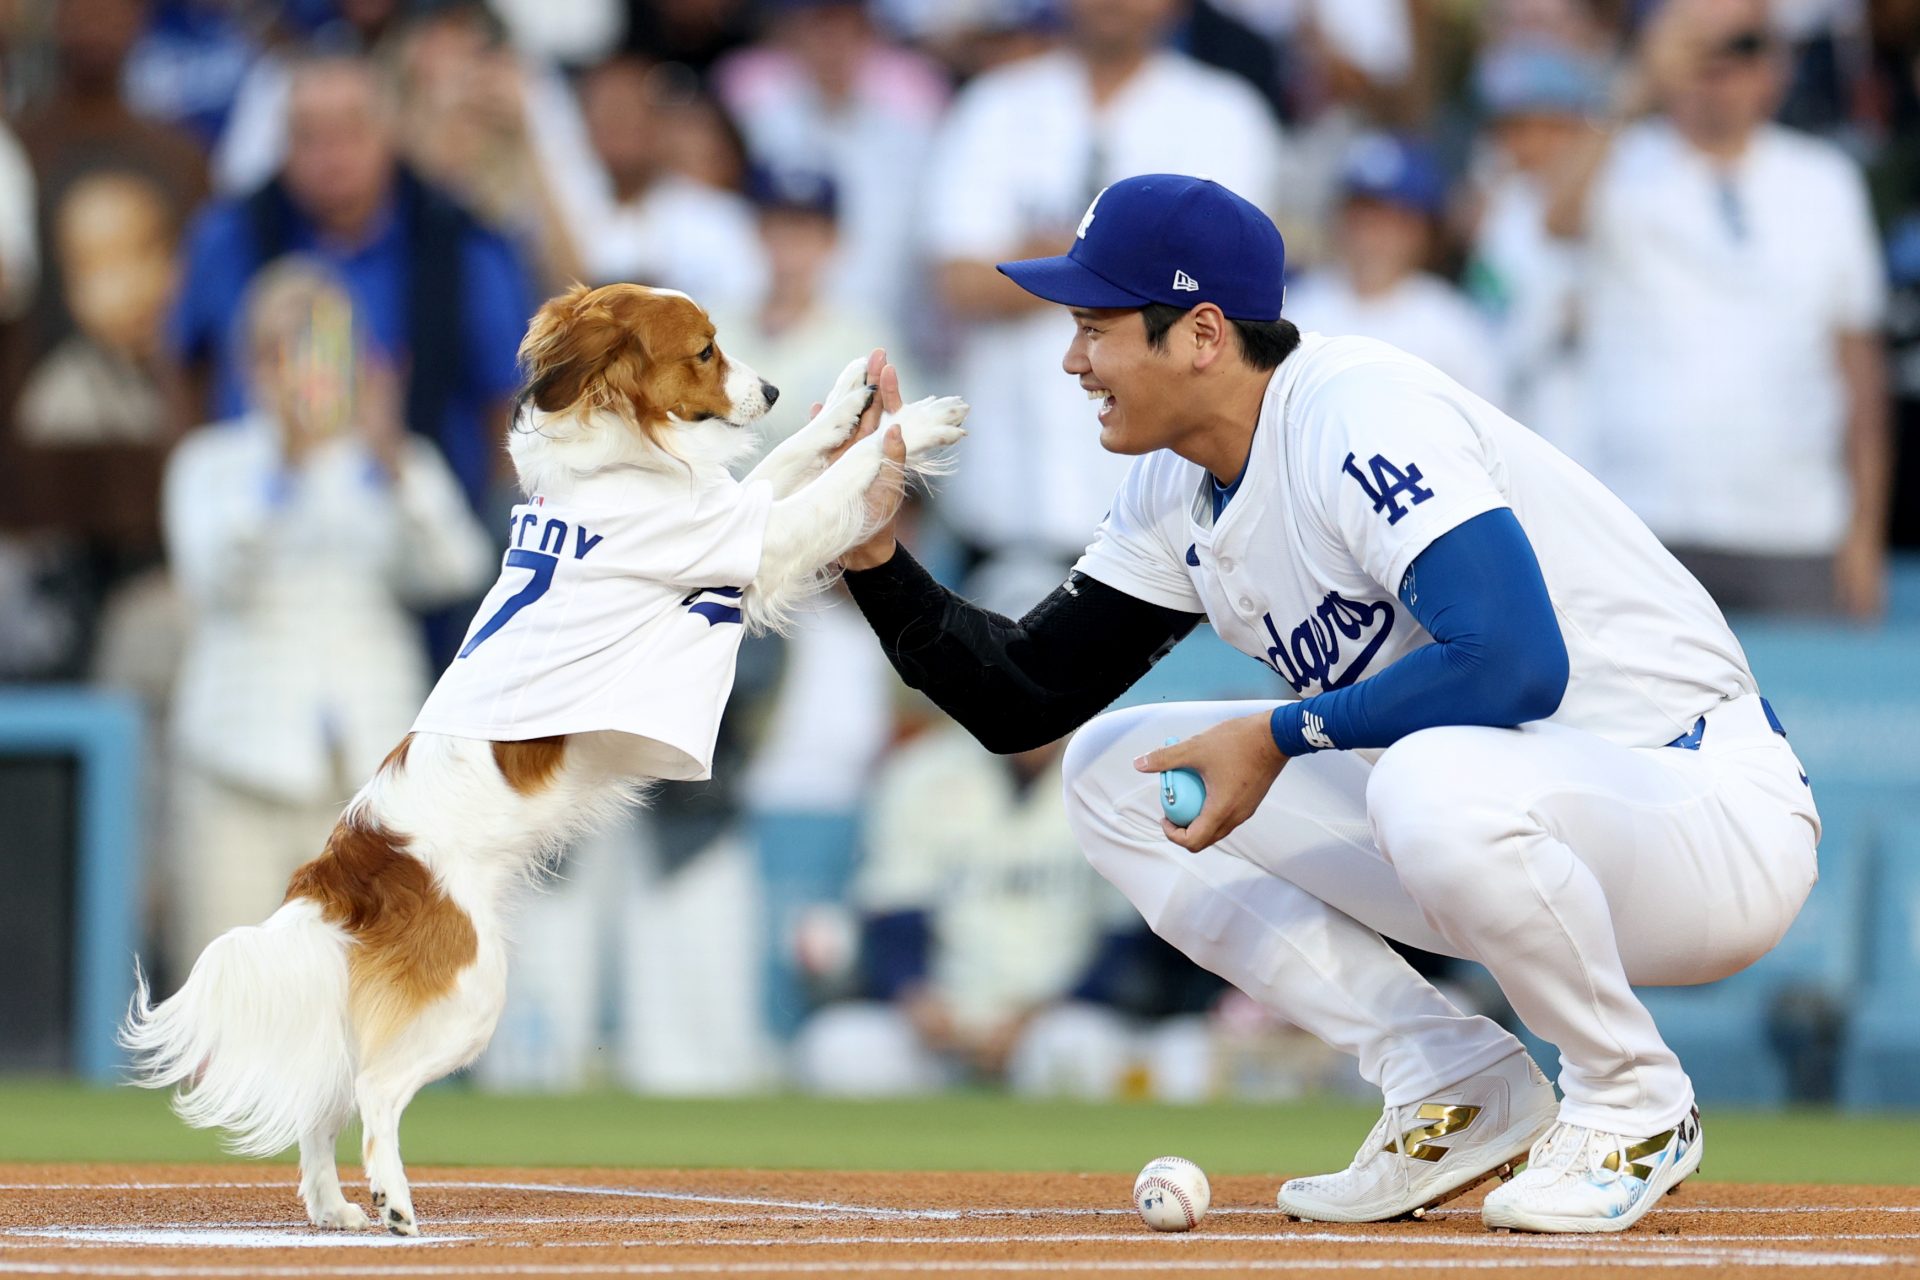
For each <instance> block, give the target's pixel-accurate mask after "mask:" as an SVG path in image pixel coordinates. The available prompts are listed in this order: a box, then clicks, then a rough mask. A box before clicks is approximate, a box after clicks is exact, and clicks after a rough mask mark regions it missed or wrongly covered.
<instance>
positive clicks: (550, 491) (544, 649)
mask: <svg viewBox="0 0 1920 1280" xmlns="http://www.w3.org/2000/svg"><path fill="white" fill-rule="evenodd" d="M520 356H521V363H522V366H523V370H524V373H525V378H526V383H525V389H524V391H523V393H522V395H521V397H520V401H519V404H518V406H517V412H516V415H515V419H514V426H513V431H512V434H511V437H510V440H509V449H510V452H511V454H512V458H513V462H514V466H515V468H516V470H517V471H518V473H519V478H520V482H521V485H522V488H523V489H524V491H525V492H526V495H527V500H526V502H524V503H523V504H521V505H520V506H518V507H516V508H514V511H513V515H512V526H511V531H510V538H509V548H508V551H507V553H506V556H505V558H504V561H503V564H502V568H501V575H500V579H499V581H498V582H497V583H496V584H495V586H494V588H493V590H492V592H491V593H490V594H489V595H488V596H487V598H486V600H485V601H484V602H483V603H482V605H481V607H480V610H479V612H478V613H477V614H476V615H475V617H474V621H473V624H472V626H471V628H470V629H469V631H468V633H467V636H466V640H465V643H464V644H463V646H462V647H461V649H460V653H459V656H458V657H456V658H455V659H454V661H453V663H452V664H451V666H450V667H449V669H448V671H447V672H446V673H445V675H443V676H442V677H441V680H440V682H439V683H438V684H437V685H436V687H435V689H434V691H433V693H432V694H431V696H430V697H429V698H428V700H427V704H426V706H425V707H424V708H423V709H422V711H421V714H420V717H419V719H418V720H417V721H416V722H415V724H414V728H413V731H412V732H411V733H409V734H408V735H407V736H406V737H405V738H403V739H401V741H400V743H399V744H398V745H397V746H395V747H394V749H393V750H392V752H391V753H390V754H389V755H388V756H387V758H386V761H385V762H384V763H383V764H382V765H381V766H380V768H379V769H378V770H377V771H376V772H375V773H374V776H373V778H372V779H371V780H370V781H369V782H368V783H367V784H366V785H365V786H364V787H362V788H361V790H360V792H359V793H358V794H357V795H356V796H355V797H354V798H353V800H352V801H351V802H350V803H349V804H348V806H347V808H346V810H345V813H344V815H343V816H342V817H341V819H340V821H339V824H338V825H337V826H336V827H335V828H334V831H333V834H332V836H331V838H330V839H329V840H328V842H327V845H326V848H325V850H324V851H323V852H321V854H320V856H319V857H317V858H316V859H315V860H314V861H312V862H310V863H308V864H307V865H306V866H304V867H302V868H301V869H300V870H299V871H297V872H296V873H295V874H294V877H293V880H292V883H291V885H290V886H289V888H288V890H287V897H286V901H285V903H284V905H282V906H281V907H280V909H279V910H278V911H276V912H275V913H274V914H273V915H272V916H271V917H270V918H269V919H267V920H266V921H265V922H264V923H263V924H260V925H257V926H250V927H243V928H236V929H233V930H231V931H229V932H228V933H226V934H224V935H222V936H221V937H220V938H218V939H216V940H215V941H214V942H213V943H211V944H210V945H209V946H208V947H207V949H206V951H205V952H203V953H202V954H201V956H200V958H199V960H198V961H197V962H196V963H195V964H194V967H193V971H192V973H191V974H190V975H189V976H188V978H187V981H186V983H185V985H184V986H183V987H182V988H181V989H180V990H179V991H178V992H177V993H176V994H174V995H173V996H171V997H170V998H168V999H166V1000H164V1001H162V1002H161V1003H159V1004H158V1005H151V1004H150V1003H149V1001H148V996H147V990H146V984H145V981H144V979H140V980H139V989H138V992H137V994H136V996H135V998H134V1003H133V1008H132V1011H131V1013H130V1015H129V1017H128V1021H127V1024H126V1027H125V1028H124V1030H123V1032H122V1039H123V1042H124V1043H125V1045H126V1046H127V1048H128V1049H129V1050H130V1051H131V1052H132V1054H133V1057H134V1061H135V1069H136V1076H135V1081H136V1083H139V1084H142V1085H146V1086H148V1087H154V1088H164V1087H170V1086H175V1085H179V1086H183V1087H182V1088H181V1091H180V1092H179V1094H178V1095H177V1096H176V1098H175V1103H174V1105H175V1109H176V1110H177V1111H178V1112H179V1114H180V1116H181V1117H182V1118H183V1119H185V1120H186V1121H187V1122H188V1123H189V1124H192V1125H196V1126H201V1127H217V1128H221V1129H225V1130H227V1131H228V1133H229V1135H230V1145H231V1147H232V1149H233V1150H235V1151H237V1152H241V1153H244V1154H248V1155H268V1154H272V1153H274V1152H277V1151H280V1150H283V1149H284V1148H286V1147H287V1146H289V1145H292V1144H294V1143H296V1142H297V1143H298V1144H299V1147H300V1192H301V1197H302V1199H303V1200H304V1201H305V1203H306V1209H307V1214H308V1217H309V1218H310V1219H311V1220H312V1221H313V1223H314V1224H315V1225H316V1226H321V1227H335V1228H347V1229H356V1228H363V1227H367V1226H369V1225H371V1223H370V1220H369V1218H368V1216H367V1214H366V1213H365V1212H363V1211H362V1210H361V1209H360V1208H359V1207H358V1206H356V1205H353V1204H350V1203H349V1202H348V1201H347V1199H346V1198H345V1196H344V1195H343V1194H342V1191H341V1187H340V1179H339V1174H338V1171H337V1169H336V1167H335V1161H334V1141H335V1139H336V1137H337V1136H338V1134H339V1132H340V1130H341V1128H342V1127H343V1125H344V1124H345V1122H346V1121H347V1119H348V1118H349V1117H350V1116H351V1115H352V1114H353V1113H354V1112H356V1111H357V1112H358V1113H359V1115H360V1119H361V1124H362V1128H363V1130H364V1139H363V1142H362V1149H361V1154H362V1161H363V1164H364V1166H365V1169H366V1174H367V1182H368V1190H369V1192H370V1194H371V1201H372V1206H373V1208H374V1210H375V1212H376V1214H377V1215H378V1218H379V1221H380V1222H381V1223H382V1224H384V1225H385V1226H386V1227H387V1228H388V1229H390V1230H392V1231H394V1232H396V1233H398V1234H401V1235H413V1234H416V1233H417V1227H416V1224H415V1216H414V1207H413V1202H412V1197H411V1195H410V1193H409V1189H408V1186H407V1177H406V1171H405V1169H404V1168H403V1166H402V1164H401V1160H400V1145H399V1127H400V1115H401V1112H402V1111H403V1110H405V1108H406V1106H407V1104H408V1103H409V1102H410V1101H411V1100H412V1098H413V1096H414V1094H415V1093H416V1092H418V1091H419V1089H420V1088H421V1087H422V1086H424V1085H426V1084H428V1083H430V1082H432V1081H434V1080H437V1079H439V1078H440V1077H442V1076H444V1075H446V1074H448V1073H449V1072H451V1071H454V1070H456V1069H458V1068H459V1067H461V1066H464V1065H465V1064H466V1063H468V1062H470V1061H472V1060H473V1059H474V1058H475V1057H476V1056H477V1055H478V1054H479V1053H480V1051H481V1050H482V1049H483V1048H484V1047H485V1046H486V1044H487V1041H488V1040H489V1039H490V1038H491V1036H492V1034H493V1029H494V1024H495V1023H496V1022H497V1021H498V1019H499V1016H500V1011H501V1007H502V1004H503V1002H504V999H505V975H506V964H507V954H506V952H507V948H506V933H505V930H506V923H507V921H508V919H509V918H510V916H511V914H512V908H513V905H514V903H515V901H516V899H518V898H520V897H521V896H522V895H523V894H524V893H526V892H527V889H528V886H529V885H530V884H531V882H532V881H533V880H534V878H535V876H536V874H537V872H538V871H539V870H540V868H541V867H542V866H543V864H544V863H545V862H546V861H547V859H549V858H550V857H551V856H552V855H553V854H555V853H556V852H558V851H559V850H560V849H561V848H563V847H564V846H565V845H566V844H567V842H568V841H569V840H571V839H573V838H575V837H577V836H579V835H580V834H581V833H582V832H584V831H585V830H586V829H588V828H589V827H591V826H593V825H594V824H596V823H598V822H600V821H603V820H605V819H607V818H609V817H611V816H612V815H614V814H615V813H617V812H618V811H619V810H620V808H621V807H622V806H623V805H625V804H627V803H629V802H631V801H633V800H634V799H636V797H638V796H639V795H640V794H641V793H642V792H643V790H644V787H645V785H646V784H647V783H648V782H650V781H652V780H656V779H696V778H704V777H707V776H708V770H709V768H710V765H711V758H712V750H713V742H714V735H715V732H716V731H717V727H718V723H719V717H720V712H721V709H722V707H723V706H724V704H725V702H726V698H727V694H728V692H729V691H730V689H731V687H732V681H733V670H734V659H735V655H736V652H737V650H738V647H739V644H740V639H741V635H742V633H743V632H744V631H745V630H746V629H747V628H748V627H757V628H758V627H771V628H777V627H780V626H782V625H783V624H784V623H785V621H786V620H787V619H788V618H789V617H790V615H791V613H792V610H793V609H794V607H795V606H796V605H798V604H799V603H800V602H801V601H802V600H803V599H804V598H805V597H806V596H808V595H810V594H812V593H813V592H816V591H818V590H819V589H821V588H822V587H823V586H824V585H825V584H826V583H827V581H828V580H829V578H830V573H831V570H830V566H831V564H832V562H833V561H834V560H835V558H836V557H837V556H839V555H840V554H841V553H842V552H843V551H845V550H846V549H847V548H848V547H850V546H852V545H854V544H855V543H856V542H857V541H858V540H859V539H861V538H862V537H864V536H867V535H869V534H870V533H871V531H872V530H871V527H870V517H869V515H868V511H867V501H866V495H867V491H868V489H869V488H870V487H871V486H872V484H873V483H874V481H875V480H876V479H877V478H878V477H879V476H880V473H881V470H882V468H883V467H886V466H888V465H891V464H890V463H889V462H888V460H887V458H886V456H885V453H884V451H883V448H882V439H883V436H884V435H885V434H886V431H887V429H888V428H889V427H890V426H892V425H893V424H895V423H897V424H898V425H899V427H900V430H901V435H902V440H903V443H904V445H905V447H906V457H907V467H908V469H909V470H910V471H922V472H924V471H928V470H931V469H933V468H934V467H935V465H936V463H937V459H935V458H934V457H933V456H932V455H933V454H934V453H935V452H936V451H937V450H940V449H942V448H944V447H946V446H948V445H951V444H953V443H954V442H955V441H957V440H958V439H959V438H960V437H961V436H962V435H963V434H965V433H964V432H963V431H962V430H961V429H960V423H961V422H962V421H963V420H964V418H965V415H966V408H967V406H966V405H965V404H964V403H962V402H961V401H959V400H957V399H951V398H944V399H928V400H923V401H919V402H917V403H915V404H911V405H907V406H905V407H904V408H902V409H901V410H899V411H898V412H897V413H893V414H888V415H885V417H884V418H883V419H882V423H881V428H880V430H877V431H874V432H872V433H870V434H869V435H867V436H866V437H864V438H862V439H859V440H857V441H856V442H855V443H853V444H852V445H851V446H850V447H847V448H845V449H844V450H842V448H841V447H842V446H843V445H845V444H846V442H847V441H848V439H849V438H850V437H851V436H852V435H854V434H855V431H856V428H857V426H858V423H859V420H860V417H861V415H862V413H863V412H864V411H865V410H866V408H867V407H868V403H869V401H870V400H871V398H872V397H873V395H874V388H873V387H871V386H869V385H867V381H866V377H865V368H866V361H865V360H856V361H854V362H853V363H851V364H849V365H848V366H847V369H846V371H845V373H843V374H842V376H841V377H840V379H839V381H838V382H836V384H835V385H834V387H833V389H832V390H831V391H830V392H829V393H828V396H827V399H826V401H825V402H824V407H823V408H822V409H821V410H820V411H819V412H818V413H817V414H816V415H815V416H814V418H813V420H812V421H811V422H809V423H808V424H807V425H806V426H805V427H803V428H802V429H801V430H800V431H798V432H797V433H795V434H794V435H793V436H792V437H790V438H789V439H787V440H786V441H784V442H783V443H781V444H780V445H779V446H778V447H777V448H775V449H774V450H773V451H772V452H771V453H770V454H769V455H768V456H767V457H766V458H765V460H764V461H762V462H761V463H760V464H759V465H758V466H757V467H755V468H754V470H753V471H752V472H751V473H750V474H749V475H748V477H747V478H746V480H745V481H743V482H736V481H735V480H734V479H733V478H732V477H731V475H730V474H729V472H728V464H729V463H731V462H734V461H737V460H738V459H739V458H740V457H741V456H742V454H743V452H744V451H748V450H751V449H752V448H753V447H754V441H753V439H752V433H751V432H750V431H749V430H748V428H749V427H750V426H751V425H752V424H753V423H754V422H755V421H756V420H757V419H759V418H760V417H761V416H762V415H763V414H765V413H766V412H767V410H768V408H769V407H770V406H771V405H772V404H773V402H774V399H775V397H776V396H777V395H778V391H777V390H776V389H775V388H773V387H771V386H769V385H767V384H766V383H764V382H763V381H761V379H760V378H759V376H758V375H756V374H755V373H754V372H753V371H752V370H751V369H749V368H747V367H746V366H745V365H744V364H741V363H740V362H738V361H736V360H731V359H729V358H728V356H727V355H726V354H725V353H724V352H723V351H722V350H721V349H720V347H719V346H718V345H717V344H716V341H715V337H714V328H713V325H712V323H711V322H710V321H709V320H708V319H707V316H706V313H705V312H704V311H702V310H701V308H700V307H699V306H697V305H696V304H695V303H694V302H693V301H692V300H691V299H689V298H687V297H686V296H685V295H683V294H679V293H673V292H670V291H667V290H662V289H647V288H643V287H640V286H637V285H626V284H621V285H610V286H607V287H605V288H600V289H594V290H588V289H585V288H575V289H573V290H572V291H571V292H568V293H566V294H564V295H562V296H561V297H558V298H555V299H553V300H552V301H550V302H548V303H547V304H546V305H545V306H544V307H543V308H541V310H540V312H539V313H538V314H537V315H536V316H535V317H534V320H533V323H532V325H531V327H530V328H529V330H528V333H527V335H526V338H525V340H524V341H523V342H522V344H521V348H520ZM836 453H837V456H836Z"/></svg>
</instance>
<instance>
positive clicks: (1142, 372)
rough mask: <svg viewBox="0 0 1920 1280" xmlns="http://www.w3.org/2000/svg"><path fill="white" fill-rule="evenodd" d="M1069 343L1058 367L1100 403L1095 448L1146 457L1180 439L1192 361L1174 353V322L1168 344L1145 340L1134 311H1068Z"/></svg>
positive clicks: (1143, 327) (1176, 332) (1176, 335)
mask: <svg viewBox="0 0 1920 1280" xmlns="http://www.w3.org/2000/svg"><path fill="white" fill-rule="evenodd" d="M1072 315H1073V323H1074V333H1073V343H1072V345H1070V346H1069V347H1068V348H1067V358H1066V359H1065V360H1064V361H1062V362H1061V367H1062V368H1064V369H1065V370H1066V371H1067V372H1068V373H1070V374H1072V375H1073V376H1074V377H1076V378H1078V379H1079V380H1080V386H1081V387H1082V388H1083V389H1084V390H1085V391H1086V392H1087V398H1088V399H1090V400H1097V401H1099V402H1100V410H1099V416H1100V447H1101V448H1103V449H1105V450H1106V451H1107V452H1109V453H1123V454H1137V453H1151V452H1152V451H1153V450H1155V449H1164V448H1168V447H1170V446H1171V445H1172V444H1173V443H1174V441H1175V440H1176V439H1177V438H1178V437H1179V434H1180V429H1181V418H1180V414H1179V412H1178V411H1179V409H1180V406H1181V405H1182V404H1184V403H1185V402H1186V394H1185V393H1186V389H1187V384H1188V382H1189V380H1190V379H1191V376H1192V363H1191V361H1182V360H1181V359H1179V358H1178V356H1177V355H1176V353H1177V352H1178V351H1179V350H1180V343H1179V341H1178V338H1179V335H1180V329H1181V327H1182V326H1183V325H1185V324H1186V323H1188V322H1187V321H1185V320H1183V321H1180V322H1179V323H1177V324H1176V325H1175V326H1174V328H1173V330H1172V331H1171V332H1170V333H1168V334H1167V339H1168V340H1167V341H1166V342H1165V343H1163V344H1162V345H1161V346H1159V347H1154V346H1153V345H1151V344H1150V343H1149V342H1148V341H1147V326H1146V322H1145V321H1144V320H1143V319H1142V318H1141V314H1140V312H1138V311H1132V310H1129V311H1107V310H1098V311H1089V310H1082V309H1080V308H1078V307H1076V308H1073V310H1072Z"/></svg>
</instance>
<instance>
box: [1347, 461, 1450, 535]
mask: <svg viewBox="0 0 1920 1280" xmlns="http://www.w3.org/2000/svg"><path fill="white" fill-rule="evenodd" d="M1357 457H1358V455H1356V454H1352V453H1349V454H1348V455H1347V460H1346V462H1345V463H1344V464H1342V466H1341V468H1340V469H1341V470H1342V471H1344V472H1346V473H1347V474H1348V475H1350V476H1352V477H1353V479H1354V483H1356V484H1358V485H1359V486H1360V488H1361V490H1362V491H1363V492H1364V493H1365V494H1366V495H1367V500H1368V501H1369V502H1371V503H1373V510H1374V513H1375V514H1379V513H1381V512H1385V513H1386V516H1387V523H1388V524H1399V523H1400V519H1401V517H1402V516H1404V515H1406V514H1407V509H1408V507H1417V506H1419V505H1420V504H1421V503H1423V502H1425V501H1426V500H1427V499H1428V498H1431V497H1432V496H1433V490H1431V489H1427V488H1423V487H1422V486H1421V484H1420V481H1421V480H1422V479H1423V478H1424V477H1422V476H1421V474H1420V468H1419V466H1417V465H1416V464H1413V463H1408V464H1407V466H1406V468H1405V470H1402V469H1401V468H1399V467H1396V466H1394V465H1393V464H1392V463H1391V462H1388V461H1387V460H1386V458H1384V457H1383V456H1381V455H1380V454H1377V453H1376V454H1374V455H1373V457H1371V458H1369V459H1368V460H1367V470H1368V471H1370V472H1372V473H1373V479H1372V482H1371V483H1369V482H1368V479H1367V477H1366V476H1365V475H1363V474H1361V471H1360V468H1359V467H1358V466H1357V465H1355V460H1356V458H1357ZM1403 493H1404V494H1406V495H1407V499H1408V501H1407V506H1401V505H1400V495H1401V494H1403Z"/></svg>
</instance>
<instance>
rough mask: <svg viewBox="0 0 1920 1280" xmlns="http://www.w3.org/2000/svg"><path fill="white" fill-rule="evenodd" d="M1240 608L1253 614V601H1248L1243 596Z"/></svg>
mask: <svg viewBox="0 0 1920 1280" xmlns="http://www.w3.org/2000/svg"><path fill="white" fill-rule="evenodd" d="M1240 607H1241V608H1242V609H1245V610H1247V611H1248V612H1249V613H1251V612H1252V611H1253V601H1251V600H1249V599H1247V598H1246V597H1245V596H1241V597H1240Z"/></svg>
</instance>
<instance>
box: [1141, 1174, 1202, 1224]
mask: <svg viewBox="0 0 1920 1280" xmlns="http://www.w3.org/2000/svg"><path fill="white" fill-rule="evenodd" d="M1212 1203H1213V1189H1212V1188H1211V1187H1209V1186H1208V1185H1207V1175H1206V1174H1205V1173H1203V1172H1201V1169H1200V1166H1199V1165H1197V1164H1195V1163H1194V1162H1193V1161H1191V1160H1187V1159H1184V1158H1182V1157H1180V1156H1159V1157H1157V1158H1155V1159H1153V1160H1149V1161H1148V1162H1147V1167H1146V1168H1144V1169H1142V1170H1141V1171H1140V1176H1139V1177H1138V1178H1135V1179H1134V1180H1133V1207H1134V1208H1136V1209H1138V1210H1139V1211H1140V1220H1141V1221H1142V1222H1144V1223H1146V1224H1147V1225H1148V1226H1150V1227H1152V1228H1153V1229H1154V1230H1155V1231H1191V1230H1193V1229H1194V1228H1195V1227H1197V1226H1199V1225H1200V1219H1202V1218H1204V1217H1206V1216H1207V1206H1208V1205H1209V1204H1212Z"/></svg>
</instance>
